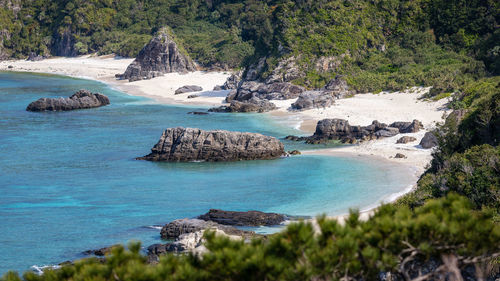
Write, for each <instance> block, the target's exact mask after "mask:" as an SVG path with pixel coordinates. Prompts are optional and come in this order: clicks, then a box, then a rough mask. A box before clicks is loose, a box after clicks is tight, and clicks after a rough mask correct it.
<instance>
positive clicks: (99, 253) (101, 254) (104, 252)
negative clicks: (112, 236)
mask: <svg viewBox="0 0 500 281" xmlns="http://www.w3.org/2000/svg"><path fill="white" fill-rule="evenodd" d="M119 246H120V245H113V246H109V247H104V248H100V249H96V250H87V251H84V252H83V253H82V254H84V255H95V256H98V257H104V256H105V255H107V254H109V253H111V251H112V250H113V249H114V248H116V247H119Z"/></svg>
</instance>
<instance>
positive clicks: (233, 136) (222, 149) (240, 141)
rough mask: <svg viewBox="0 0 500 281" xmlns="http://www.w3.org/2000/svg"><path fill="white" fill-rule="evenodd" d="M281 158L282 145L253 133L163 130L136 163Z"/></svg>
mask: <svg viewBox="0 0 500 281" xmlns="http://www.w3.org/2000/svg"><path fill="white" fill-rule="evenodd" d="M284 154H285V151H284V146H283V144H282V143H281V142H280V141H279V140H278V139H276V138H273V137H269V136H264V135H261V134H257V133H242V132H229V131H222V130H217V131H204V130H200V129H194V128H181V127H177V128H169V129H167V130H165V131H164V132H163V134H162V136H161V138H160V140H159V141H158V143H157V144H156V145H155V146H154V147H153V148H152V149H151V153H150V154H149V155H146V156H144V157H139V158H137V159H138V160H149V161H169V162H189V161H210V162H216V161H238V160H257V159H275V158H279V157H280V156H282V155H284Z"/></svg>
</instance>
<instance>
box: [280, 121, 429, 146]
mask: <svg viewBox="0 0 500 281" xmlns="http://www.w3.org/2000/svg"><path fill="white" fill-rule="evenodd" d="M406 123H407V124H406ZM419 123H420V122H419V121H417V120H415V121H414V122H394V123H393V124H391V126H388V125H387V124H384V123H380V122H378V121H377V120H374V121H373V122H372V124H371V125H368V126H364V127H363V126H351V125H349V122H348V121H347V120H344V119H323V120H320V121H319V122H318V124H317V125H316V131H315V132H314V135H312V136H310V137H306V142H307V143H311V144H317V143H323V142H326V141H328V140H341V141H342V142H344V143H350V144H354V143H357V142H358V140H360V141H367V140H373V139H378V138H386V137H392V136H395V135H397V134H399V133H403V132H407V131H408V130H410V129H411V130H413V129H415V128H417V127H418V124H419ZM394 124H396V125H398V124H404V126H403V125H401V126H400V128H397V127H392V125H394ZM408 124H409V125H408ZM287 139H293V138H292V137H290V138H289V137H287ZM297 139H298V140H300V138H298V137H297Z"/></svg>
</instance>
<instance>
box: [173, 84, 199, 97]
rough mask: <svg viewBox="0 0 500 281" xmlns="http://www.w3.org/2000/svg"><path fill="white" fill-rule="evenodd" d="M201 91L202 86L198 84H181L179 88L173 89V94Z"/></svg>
mask: <svg viewBox="0 0 500 281" xmlns="http://www.w3.org/2000/svg"><path fill="white" fill-rule="evenodd" d="M201 91H203V88H202V87H200V86H196V85H186V86H182V87H180V88H179V89H177V90H175V93H174V94H176V95H179V94H184V93H191V92H201Z"/></svg>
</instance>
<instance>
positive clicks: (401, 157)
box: [394, 153, 407, 159]
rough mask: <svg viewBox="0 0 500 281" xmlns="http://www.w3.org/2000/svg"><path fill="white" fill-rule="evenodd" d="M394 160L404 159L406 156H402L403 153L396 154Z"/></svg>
mask: <svg viewBox="0 0 500 281" xmlns="http://www.w3.org/2000/svg"><path fill="white" fill-rule="evenodd" d="M394 158H398V159H405V158H407V157H406V155H404V154H403V153H396V156H394Z"/></svg>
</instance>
